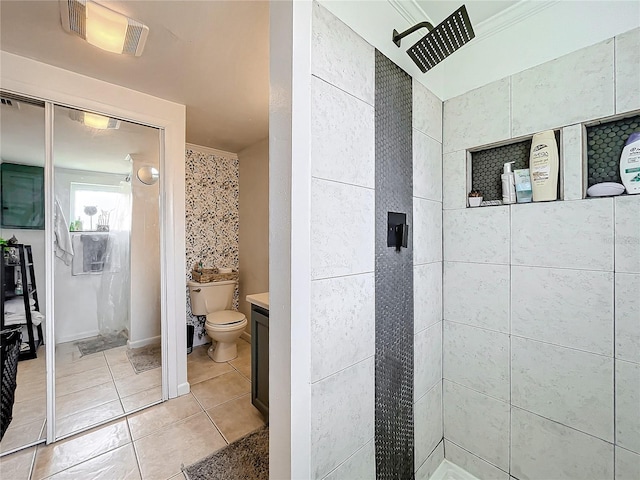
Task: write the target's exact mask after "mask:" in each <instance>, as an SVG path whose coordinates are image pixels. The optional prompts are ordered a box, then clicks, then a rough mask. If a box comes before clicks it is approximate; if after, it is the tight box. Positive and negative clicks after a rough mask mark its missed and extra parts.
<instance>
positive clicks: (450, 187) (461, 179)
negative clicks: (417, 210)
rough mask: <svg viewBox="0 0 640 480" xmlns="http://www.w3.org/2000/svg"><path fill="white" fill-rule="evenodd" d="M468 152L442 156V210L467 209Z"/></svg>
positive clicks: (462, 151)
mask: <svg viewBox="0 0 640 480" xmlns="http://www.w3.org/2000/svg"><path fill="white" fill-rule="evenodd" d="M468 193H469V192H467V151H466V150H457V151H455V152H450V153H447V154H445V155H443V156H442V208H444V209H445V210H452V209H455V208H466V207H467V195H468Z"/></svg>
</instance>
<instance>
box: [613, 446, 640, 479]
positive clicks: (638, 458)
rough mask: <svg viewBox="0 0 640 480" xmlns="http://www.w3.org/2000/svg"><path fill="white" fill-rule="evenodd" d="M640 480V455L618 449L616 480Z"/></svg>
mask: <svg viewBox="0 0 640 480" xmlns="http://www.w3.org/2000/svg"><path fill="white" fill-rule="evenodd" d="M638 478H640V455H639V454H637V453H633V452H630V451H629V450H625V449H624V448H620V447H616V478H615V480H638Z"/></svg>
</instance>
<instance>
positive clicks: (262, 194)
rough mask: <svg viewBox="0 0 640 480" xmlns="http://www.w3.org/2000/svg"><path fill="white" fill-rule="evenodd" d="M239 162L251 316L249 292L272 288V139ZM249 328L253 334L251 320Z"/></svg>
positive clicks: (244, 281) (244, 280) (243, 281)
mask: <svg viewBox="0 0 640 480" xmlns="http://www.w3.org/2000/svg"><path fill="white" fill-rule="evenodd" d="M238 160H239V163H240V234H239V242H240V248H239V256H240V299H239V300H240V302H239V310H240V311H241V312H242V313H244V314H245V316H246V317H247V318H250V317H251V305H249V303H247V302H246V301H245V298H246V296H247V295H251V294H253V293H262V292H268V291H269V139H268V138H266V139H264V140H261V141H259V142H257V143H255V144H254V145H252V146H250V147H247V148H245V149H244V150H242V151H241V152H239V153H238ZM246 331H247V333H248V334H249V335H251V323H250V322H249V324H247V327H246Z"/></svg>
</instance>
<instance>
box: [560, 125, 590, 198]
mask: <svg viewBox="0 0 640 480" xmlns="http://www.w3.org/2000/svg"><path fill="white" fill-rule="evenodd" d="M582 130H583V127H582V125H579V124H578V125H571V126H569V127H564V128H563V129H562V183H563V188H564V192H563V196H562V198H563V199H564V200H580V199H582V198H583V192H584V171H583V163H584V158H583V155H584V154H585V152H584V148H583V143H582Z"/></svg>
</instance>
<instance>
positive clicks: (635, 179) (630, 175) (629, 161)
mask: <svg viewBox="0 0 640 480" xmlns="http://www.w3.org/2000/svg"><path fill="white" fill-rule="evenodd" d="M620 178H621V179H622V183H623V184H624V188H626V189H627V193H629V194H636V193H640V132H635V133H632V134H631V135H630V136H629V138H628V139H627V141H626V142H625V144H624V149H623V150H622V155H620Z"/></svg>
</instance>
